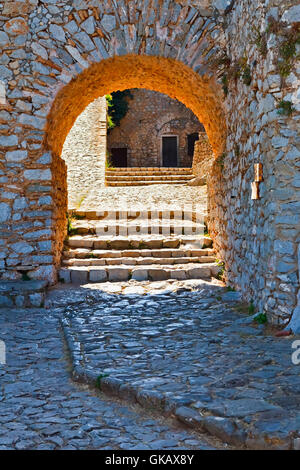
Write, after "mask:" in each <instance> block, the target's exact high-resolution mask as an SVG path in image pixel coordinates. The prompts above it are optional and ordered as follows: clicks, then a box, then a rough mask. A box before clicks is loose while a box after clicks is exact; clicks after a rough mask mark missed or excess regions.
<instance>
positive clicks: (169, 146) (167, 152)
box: [162, 136, 178, 167]
mask: <svg viewBox="0 0 300 470" xmlns="http://www.w3.org/2000/svg"><path fill="white" fill-rule="evenodd" d="M162 161H163V163H162V164H163V166H166V167H174V166H177V165H178V162H177V137H176V136H166V137H163V138H162Z"/></svg>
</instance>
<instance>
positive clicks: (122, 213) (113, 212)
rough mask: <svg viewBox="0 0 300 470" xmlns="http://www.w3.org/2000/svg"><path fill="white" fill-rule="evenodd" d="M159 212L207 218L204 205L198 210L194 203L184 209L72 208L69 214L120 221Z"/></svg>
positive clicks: (174, 216) (179, 217) (172, 216)
mask: <svg viewBox="0 0 300 470" xmlns="http://www.w3.org/2000/svg"><path fill="white" fill-rule="evenodd" d="M190 206H191V207H190ZM200 211H201V212H200ZM157 214H159V216H160V218H162V217H164V218H166V217H167V220H170V221H172V220H173V219H174V220H192V221H194V222H195V221H197V222H203V221H204V219H205V218H206V211H205V209H204V208H203V207H199V208H198V210H196V207H195V208H193V207H192V205H191V204H190V205H187V206H186V207H183V208H182V209H180V208H178V209H174V206H170V207H168V206H165V207H160V208H159V209H155V210H150V209H149V210H148V209H144V208H141V207H140V208H134V209H131V210H127V209H122V208H121V209H110V210H106V211H101V210H99V211H80V210H77V209H70V210H69V215H70V217H73V218H75V219H77V220H83V219H88V220H89V221H97V220H104V219H105V220H113V221H116V220H117V221H120V220H124V221H125V220H134V219H136V218H138V220H143V219H148V220H149V219H151V218H152V217H153V216H155V217H157Z"/></svg>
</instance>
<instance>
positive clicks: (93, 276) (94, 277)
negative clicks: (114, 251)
mask: <svg viewBox="0 0 300 470" xmlns="http://www.w3.org/2000/svg"><path fill="white" fill-rule="evenodd" d="M106 280H107V272H106V270H105V269H93V268H90V282H104V281H106Z"/></svg>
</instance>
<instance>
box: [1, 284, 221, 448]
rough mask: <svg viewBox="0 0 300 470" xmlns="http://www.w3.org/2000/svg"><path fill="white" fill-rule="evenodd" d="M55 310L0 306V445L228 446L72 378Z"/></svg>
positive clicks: (13, 446) (56, 310)
mask: <svg viewBox="0 0 300 470" xmlns="http://www.w3.org/2000/svg"><path fill="white" fill-rule="evenodd" d="M79 297H81V298H83V297H84V296H83V294H82V293H79ZM73 299H74V296H73ZM59 315H60V310H59V309H48V310H46V309H39V310H37V309H28V310H24V311H21V310H9V309H1V310H0V339H2V340H5V342H6V349H7V364H6V365H0V450H7V449H48V450H52V449H171V448H174V449H212V448H215V446H216V445H217V447H218V448H226V446H223V445H222V444H220V443H219V444H218V443H217V444H216V443H215V441H213V442H212V441H211V440H209V439H206V438H205V437H203V438H202V437H199V435H196V434H194V433H193V432H192V431H189V430H185V429H183V428H182V427H181V428H180V427H178V425H177V426H176V424H173V421H170V420H169V421H168V420H167V421H162V420H161V419H159V418H158V416H157V415H155V414H153V413H152V414H150V413H149V412H147V411H145V410H142V409H141V408H139V407H133V406H127V405H124V404H123V403H122V402H120V401H118V400H115V401H111V400H109V399H107V398H106V397H105V396H103V395H101V394H100V395H99V394H98V395H97V393H96V392H95V393H93V391H92V390H90V389H88V388H87V387H86V386H78V385H76V384H74V383H73V382H72V381H71V380H70V371H69V370H68V369H69V366H68V362H67V360H66V357H65V352H64V343H63V341H62V334H61V331H60V328H59Z"/></svg>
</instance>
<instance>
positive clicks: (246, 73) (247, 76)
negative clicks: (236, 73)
mask: <svg viewBox="0 0 300 470" xmlns="http://www.w3.org/2000/svg"><path fill="white" fill-rule="evenodd" d="M241 77H242V81H243V83H244V84H245V85H247V86H249V85H250V84H251V81H252V77H251V69H250V67H249V65H247V66H246V67H245V68H244V69H243V72H242V75H241Z"/></svg>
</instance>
